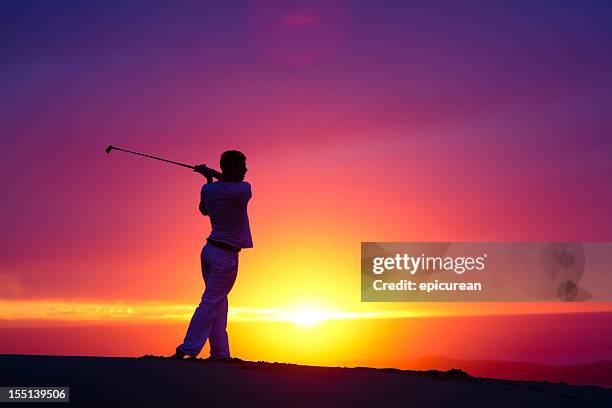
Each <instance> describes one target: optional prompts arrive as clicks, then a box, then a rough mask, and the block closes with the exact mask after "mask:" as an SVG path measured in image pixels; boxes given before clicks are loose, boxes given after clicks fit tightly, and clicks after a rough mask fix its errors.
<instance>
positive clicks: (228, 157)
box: [220, 150, 247, 181]
mask: <svg viewBox="0 0 612 408" xmlns="http://www.w3.org/2000/svg"><path fill="white" fill-rule="evenodd" d="M220 164H221V172H222V173H223V178H224V180H225V181H242V180H244V175H245V174H246V172H247V167H246V156H245V155H244V153H242V152H239V151H238V150H227V151H225V152H223V154H222V155H221V161H220Z"/></svg>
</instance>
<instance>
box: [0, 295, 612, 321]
mask: <svg viewBox="0 0 612 408" xmlns="http://www.w3.org/2000/svg"><path fill="white" fill-rule="evenodd" d="M490 305H492V304H490ZM541 305H542V307H540V308H538V309H537V311H533V308H531V309H530V308H529V307H528V305H524V304H517V305H516V307H513V308H508V307H503V308H499V307H488V308H482V307H476V308H474V307H473V305H470V304H463V305H462V308H458V307H456V306H454V305H453V304H449V305H447V306H444V307H437V308H431V307H423V306H417V305H414V306H413V307H412V309H413V310H397V309H395V310H377V311H372V310H370V311H356V310H340V309H337V308H334V307H329V306H326V305H320V304H317V303H316V302H313V303H312V304H309V303H308V302H307V301H302V302H301V303H299V304H293V305H286V306H284V307H277V308H252V307H230V309H229V313H228V319H229V321H232V322H251V321H269V322H289V323H293V324H295V325H298V326H301V327H305V328H307V327H313V326H316V325H318V324H320V323H321V322H323V321H330V320H353V319H397V318H417V317H453V316H486V315H516V314H547V313H564V312H566V313H576V312H578V313H579V312H606V311H608V312H609V311H612V307H611V305H612V303H606V304H599V305H598V304H593V303H591V304H589V303H580V304H563V305H562V304H558V303H555V304H551V305H550V306H551V307H544V306H546V305H547V304H541ZM565 305H567V306H568V309H567V310H563V307H560V306H565ZM196 306H197V305H195V304H176V303H162V302H132V303H127V302H96V301H75V300H52V299H51V300H0V320H1V321H4V322H5V323H0V325H4V326H6V325H7V323H6V322H9V323H10V322H19V321H31V320H37V321H63V322H116V323H121V322H129V323H137V322H141V323H150V322H173V321H175V322H187V321H189V319H190V318H191V316H192V314H193V311H194V310H195V307H196ZM569 307H571V309H570V308H569ZM530 310H532V311H531V312H530Z"/></svg>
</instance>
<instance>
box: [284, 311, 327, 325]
mask: <svg viewBox="0 0 612 408" xmlns="http://www.w3.org/2000/svg"><path fill="white" fill-rule="evenodd" d="M288 317H289V320H291V321H292V322H293V323H295V324H298V325H300V326H306V327H310V326H314V325H316V324H318V323H320V322H321V320H323V319H324V318H325V314H324V313H323V312H322V311H320V310H317V309H309V308H303V309H298V310H296V311H294V312H292V313H290V314H289V316H288Z"/></svg>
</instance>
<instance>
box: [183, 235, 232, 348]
mask: <svg viewBox="0 0 612 408" xmlns="http://www.w3.org/2000/svg"><path fill="white" fill-rule="evenodd" d="M200 260H201V264H202V277H203V278H204V283H205V285H206V288H205V289H204V294H203V295H202V300H201V301H200V304H199V305H198V307H197V308H196V310H195V312H194V313H193V316H192V317H191V322H189V328H188V329H187V334H186V335H185V339H184V340H183V343H182V344H181V345H180V346H178V349H179V350H181V351H182V352H183V353H185V354H187V355H189V356H192V357H195V356H197V355H198V354H200V351H202V348H203V347H204V344H205V343H206V340H207V339H208V340H209V341H210V355H211V356H212V357H214V358H229V357H230V350H229V342H228V339H227V330H226V328H227V295H228V294H229V292H230V290H232V287H233V286H234V282H235V281H236V275H237V273H238V254H237V253H234V252H231V251H228V250H225V249H222V248H218V247H215V246H212V245H210V244H206V245H204V248H202V253H201V255H200Z"/></svg>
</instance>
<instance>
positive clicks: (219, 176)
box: [112, 146, 222, 179]
mask: <svg viewBox="0 0 612 408" xmlns="http://www.w3.org/2000/svg"><path fill="white" fill-rule="evenodd" d="M112 150H120V151H122V152H126V153H131V154H135V155H138V156H143V157H148V158H149V159H155V160H159V161H163V162H166V163H171V164H176V165H177V166H182V167H187V168H188V169H195V166H191V165H189V164H185V163H180V162H177V161H173V160H168V159H162V158H161V157H155V156H151V155H148V154H144V153H138V152H133V151H131V150H127V149H122V148H120V147H116V146H112ZM209 169H210V167H209ZM210 170H212V172H213V176H214V177H215V178H216V179H221V176H222V175H221V173H219V172H218V171H216V170H214V169H210Z"/></svg>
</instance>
